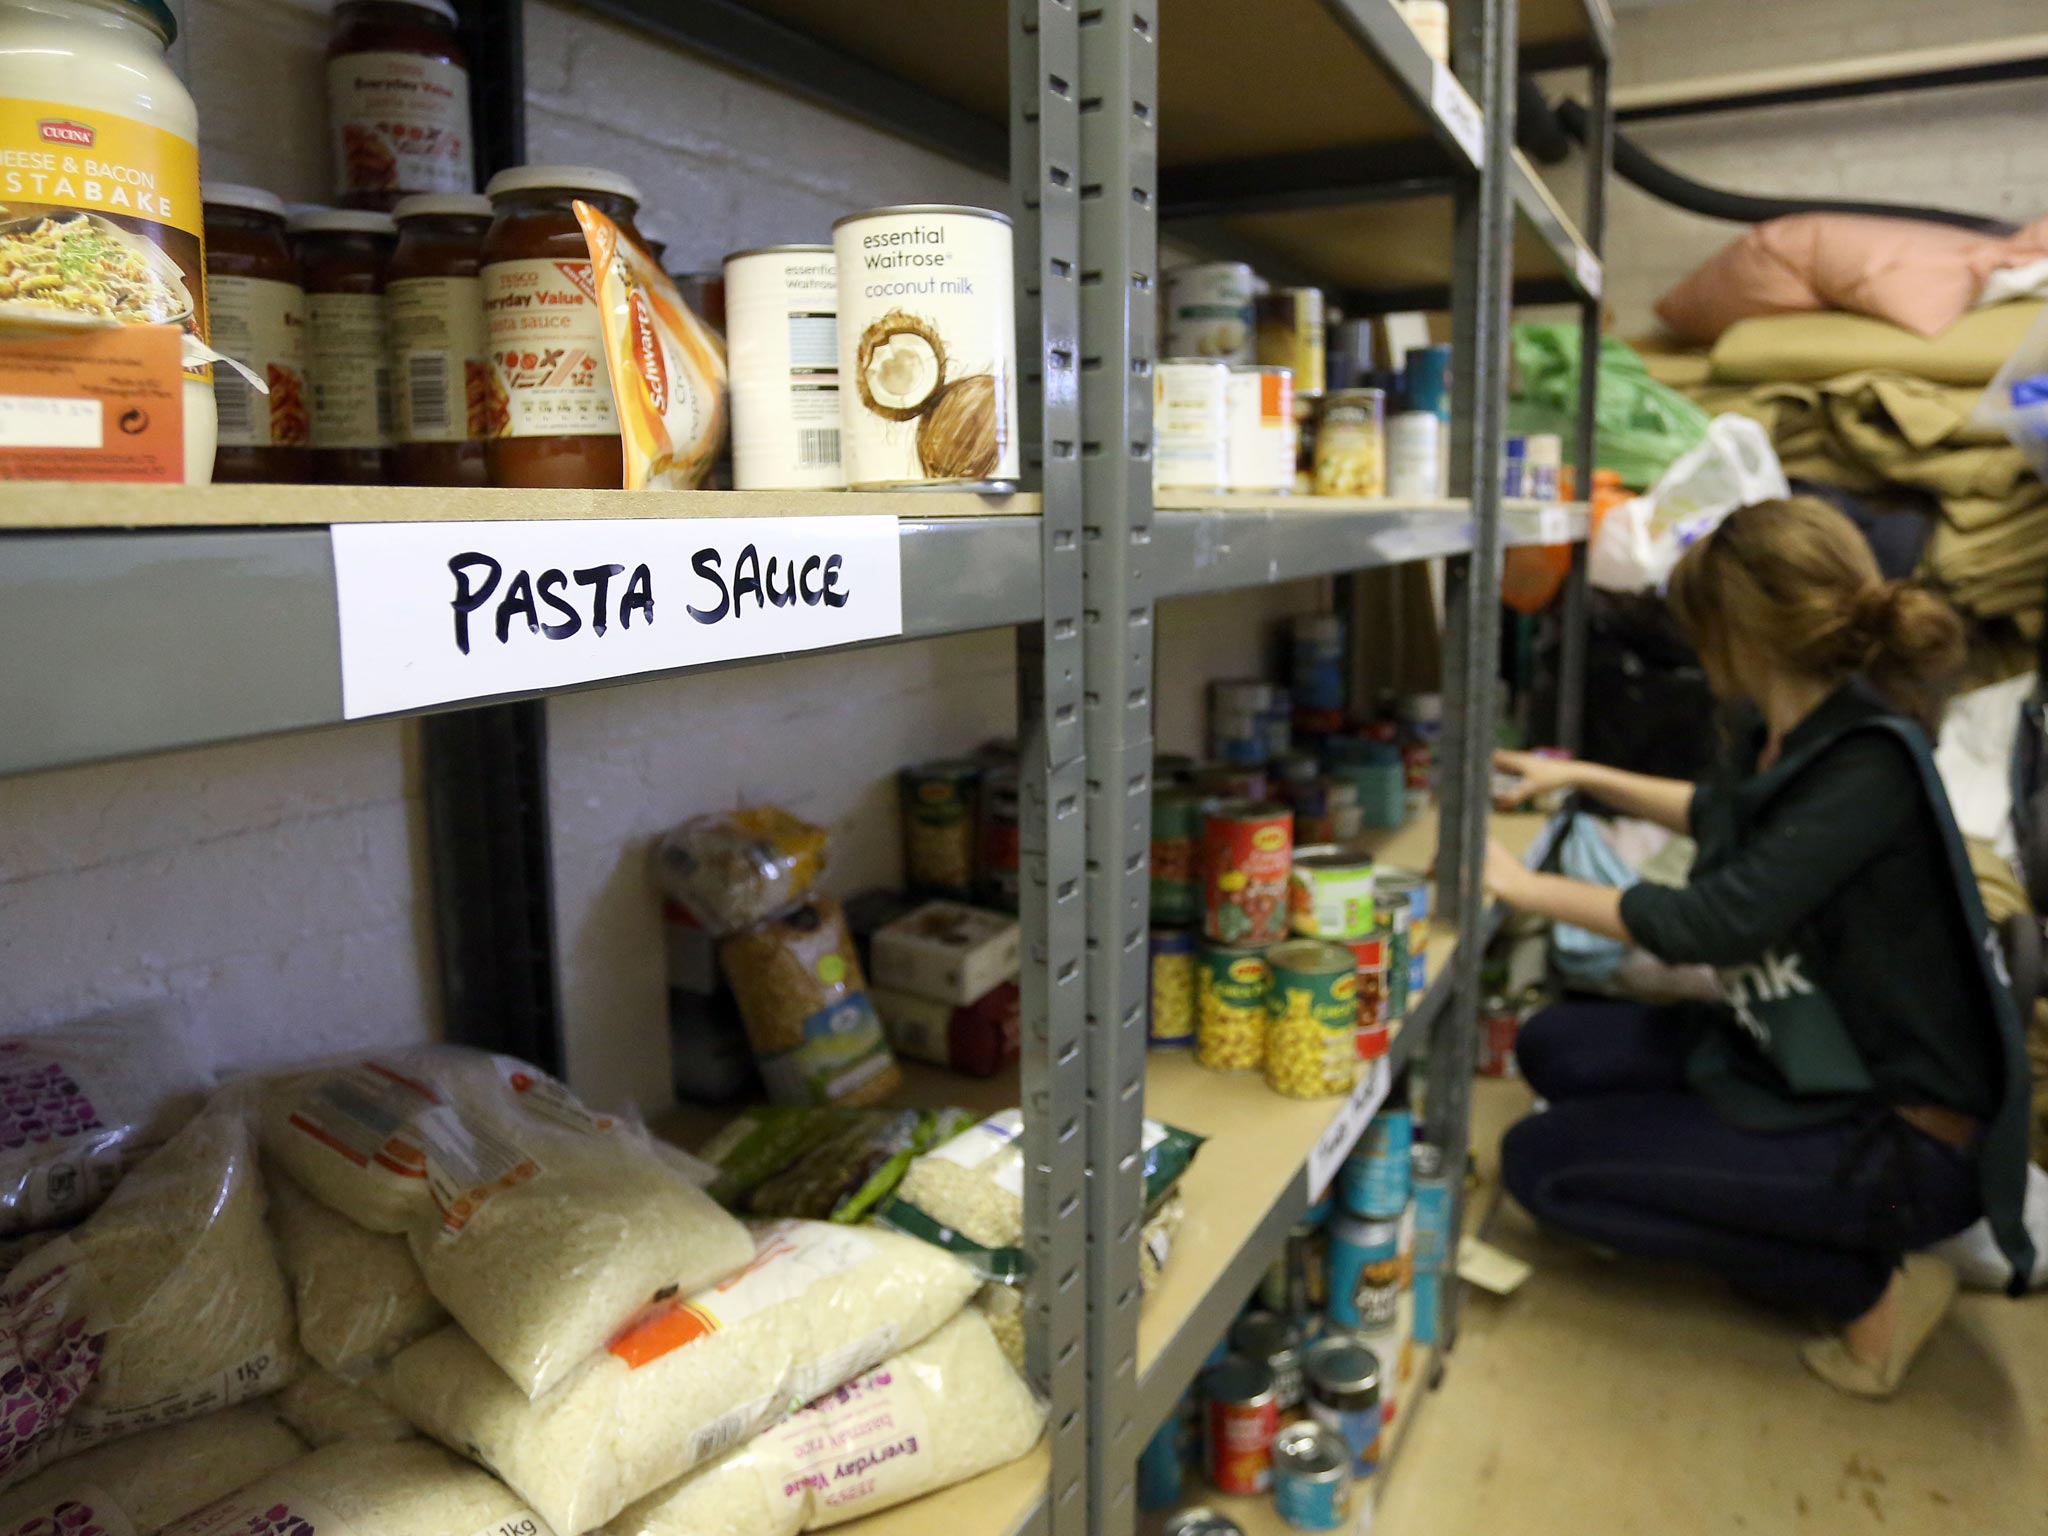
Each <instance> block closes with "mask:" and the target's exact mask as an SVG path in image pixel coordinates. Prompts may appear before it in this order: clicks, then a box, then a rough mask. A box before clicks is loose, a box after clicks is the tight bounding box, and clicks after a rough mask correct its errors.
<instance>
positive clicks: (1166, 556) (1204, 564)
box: [1152, 492, 1587, 597]
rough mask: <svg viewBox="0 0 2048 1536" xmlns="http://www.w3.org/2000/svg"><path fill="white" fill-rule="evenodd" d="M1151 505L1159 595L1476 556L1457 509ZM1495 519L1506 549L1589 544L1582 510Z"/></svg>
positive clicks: (1324, 503) (1543, 507)
mask: <svg viewBox="0 0 2048 1536" xmlns="http://www.w3.org/2000/svg"><path fill="white" fill-rule="evenodd" d="M1155 506H1156V508H1157V511H1156V512H1155V515H1154V517H1153V523H1152V561H1153V564H1152V572H1153V591H1154V593H1155V594H1156V595H1157V596H1159V597H1189V596H1193V595H1195V594H1198V593H1204V592H1234V591H1237V590H1239V589H1240V588H1244V587H1259V586H1271V585H1273V584H1274V583H1277V582H1283V581H1300V580H1303V579H1305V578H1307V577H1312V576H1334V575H1337V574H1339V573H1341V572H1344V571H1361V570H1370V569H1373V568H1375V567H1378V566H1388V565H1405V564H1408V563H1409V562H1411V561H1415V560H1436V559H1442V558H1444V557H1447V556H1450V555H1462V554H1468V553H1470V552H1471V549H1472V518H1471V513H1470V504H1469V503H1467V502H1463V501H1430V502H1416V503H1413V504H1407V503H1400V502H1393V501H1387V500H1384V499H1376V498H1367V497H1354V496H1258V495H1244V494H1223V495H1217V494H1192V495H1191V494H1185V493H1178V492H1162V493H1161V494H1160V495H1159V496H1158V498H1157V499H1156V501H1155ZM1501 512H1502V517H1501V520H1502V525H1503V536H1504V538H1505V540H1506V542H1507V543H1508V544H1510V545H1520V544H1559V543H1572V542H1576V541H1579V540H1583V539H1584V538H1585V537H1586V526H1587V519H1586V508H1585V504H1584V503H1583V502H1572V503H1546V502H1536V501H1522V500H1511V501H1508V502H1506V503H1504V504H1503V506H1502V509H1501Z"/></svg>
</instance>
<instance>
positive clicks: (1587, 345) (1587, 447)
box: [1557, 55, 1614, 752]
mask: <svg viewBox="0 0 2048 1536" xmlns="http://www.w3.org/2000/svg"><path fill="white" fill-rule="evenodd" d="M1611 76H1612V68H1611V66H1610V65H1609V63H1608V60H1607V59H1606V57H1605V56H1604V55H1603V56H1601V57H1598V58H1595V59H1594V60H1593V62H1592V64H1591V65H1590V66H1589V68H1588V78H1587V90H1586V95H1587V103H1588V104H1587V109H1586V142H1585V155H1586V207H1585V216H1584V217H1583V218H1582V219H1581V220H1580V233H1581V234H1582V235H1583V236H1584V237H1585V240H1586V244H1587V246H1588V247H1589V248H1590V249H1591V250H1592V251H1593V254H1594V255H1596V256H1598V255H1602V254H1603V253H1604V251H1605V249H1606V241H1607V175H1608V171H1609V169H1610V168H1611V166H1612V163H1613V160H1614V113H1613V110H1612V108H1611V106H1610V103H1609V100H1608V91H1609V88H1610V85H1611ZM1600 303H1601V301H1600V299H1599V298H1598V297H1594V298H1590V299H1584V300H1582V301H1581V302H1580V305H1579V425H1578V432H1577V433H1576V434H1575V441H1574V442H1573V445H1572V461H1573V463H1574V464H1575V465H1576V466H1577V467H1576V469H1575V470H1574V471H1573V474H1574V476H1575V479H1576V482H1577V490H1576V494H1577V496H1578V497H1579V498H1580V499H1581V500H1583V501H1588V502H1590V501H1591V500H1592V496H1593V471H1594V469H1595V467H1596V466H1597V465H1598V463H1599V458H1598V443H1599V430H1598V428H1599V424H1598V422H1597V420H1596V419H1595V418H1596V412H1597V411H1598V408H1599V403H1600V312H1601V311H1600ZM1586 564H1587V548H1586V545H1584V544H1578V545H1575V546H1573V548H1572V568H1571V574H1570V575H1569V576H1568V577H1567V578H1566V580H1565V589H1564V614H1563V624H1564V634H1563V636H1562V637H1561V642H1560V644H1559V646H1558V661H1557V669H1558V680H1557V682H1558V687H1557V743H1558V745H1559V746H1561V747H1563V748H1565V749H1566V750H1567V751H1571V752H1576V751H1577V750H1578V749H1579V745H1580V743H1581V742H1582V741H1584V739H1585V727H1586V624H1587V607H1588V604H1587V583H1586Z"/></svg>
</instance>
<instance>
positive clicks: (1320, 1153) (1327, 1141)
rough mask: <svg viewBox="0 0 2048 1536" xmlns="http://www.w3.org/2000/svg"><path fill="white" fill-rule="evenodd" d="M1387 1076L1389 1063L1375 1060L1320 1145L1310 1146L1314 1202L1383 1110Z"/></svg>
mask: <svg viewBox="0 0 2048 1536" xmlns="http://www.w3.org/2000/svg"><path fill="white" fill-rule="evenodd" d="M1387 1079H1388V1074H1387V1064H1386V1062H1385V1061H1384V1060H1380V1061H1375V1062H1374V1063H1372V1065H1371V1066H1370V1067H1368V1068H1367V1069H1366V1071H1365V1073H1364V1075H1363V1076H1361V1077H1360V1078H1359V1079H1358V1082H1357V1084H1356V1086H1354V1087H1353V1088H1352V1090H1351V1097H1350V1098H1348V1099H1346V1100H1345V1101H1344V1102H1343V1104H1342V1105H1341V1106H1339V1108H1338V1110H1337V1113H1336V1114H1334V1115H1332V1116H1331V1117H1330V1123H1329V1124H1328V1125H1327V1126H1325V1127H1324V1128H1323V1134H1322V1135H1321V1136H1319V1137H1318V1138H1316V1144H1315V1145H1314V1146H1313V1147H1311V1148H1309V1153H1308V1198H1309V1203H1310V1204H1311V1205H1313V1204H1314V1203H1315V1202H1316V1201H1318V1200H1320V1199H1322V1198H1323V1191H1324V1190H1326V1189H1328V1188H1329V1187H1330V1180H1331V1179H1333V1178H1335V1177H1336V1174H1337V1165H1338V1164H1339V1163H1341V1162H1343V1161H1344V1159H1345V1158H1347V1157H1349V1156H1350V1155H1351V1149H1352V1148H1353V1147H1355V1146H1356V1145H1358V1138H1359V1137H1360V1136H1363V1135H1364V1134H1365V1126H1366V1122H1367V1121H1369V1120H1371V1119H1372V1117H1373V1116H1374V1115H1375V1114H1377V1113H1378V1112H1379V1107H1380V1105H1381V1103H1382V1102H1384V1101H1385V1099H1386V1097H1387Z"/></svg>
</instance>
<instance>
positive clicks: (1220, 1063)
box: [1195, 944, 1273, 1072]
mask: <svg viewBox="0 0 2048 1536" xmlns="http://www.w3.org/2000/svg"><path fill="white" fill-rule="evenodd" d="M1272 980H1273V971H1272V967H1271V966H1269V965H1268V964H1267V963H1266V952H1265V951H1264V950H1261V949H1247V948H1243V947H1240V946H1237V945H1230V944H1210V945H1207V946H1205V947H1204V948H1203V950H1202V958H1201V963H1200V965H1199V967H1198V968H1197V970H1196V973H1195V985H1196V988H1197V991H1198V1002H1199V1012H1198V1014H1197V1017H1196V1021H1195V1061H1196V1062H1197V1063H1198V1064H1199V1065H1201V1066H1204V1067H1208V1068H1211V1069H1212V1070H1214V1071H1217V1072H1249V1071H1252V1070H1253V1069H1255V1068H1256V1067H1257V1066H1258V1065H1259V1064H1260V1063H1261V1062H1262V1061H1264V1060H1265V1055H1266V992H1267V989H1268V988H1269V987H1270V986H1271V985H1272Z"/></svg>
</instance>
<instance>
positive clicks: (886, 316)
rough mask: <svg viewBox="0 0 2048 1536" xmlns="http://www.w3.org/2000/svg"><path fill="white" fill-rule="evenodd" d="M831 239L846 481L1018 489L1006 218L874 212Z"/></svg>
mask: <svg viewBox="0 0 2048 1536" xmlns="http://www.w3.org/2000/svg"><path fill="white" fill-rule="evenodd" d="M832 244H833V250H834V253H835V255H836V258H837V261H838V266H839V373H840V392H839V419H840V426H841V444H840V448H841V454H842V457H843V460H844V466H845V471H846V481H847V484H849V485H851V486H853V487H854V488H855V489H857V490H860V489H870V490H873V489H884V488H895V489H913V488H918V487H932V488H935V489H936V488H943V489H948V490H988V491H1007V490H1014V489H1015V488H1016V484H1017V475H1018V471H1019V467H1020V459H1019V448H1018V442H1017V357H1016V351H1017V321H1016V293H1015V289H1014V287H1013V286H1012V285H1013V279H1012V275H1011V274H1012V265H1011V240H1010V221H1009V220H1008V219H1006V218H1004V217H1003V216H1002V215H1001V214H999V213H990V212H988V211H987V210H985V209H981V208H958V207H950V206H940V205H932V206H912V207H902V208H877V209H875V210H873V211H871V212H868V213H856V214H849V215H848V216H847V217H845V218H843V219H840V220H839V221H837V222H836V223H835V224H834V225H833V226H832Z"/></svg>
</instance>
